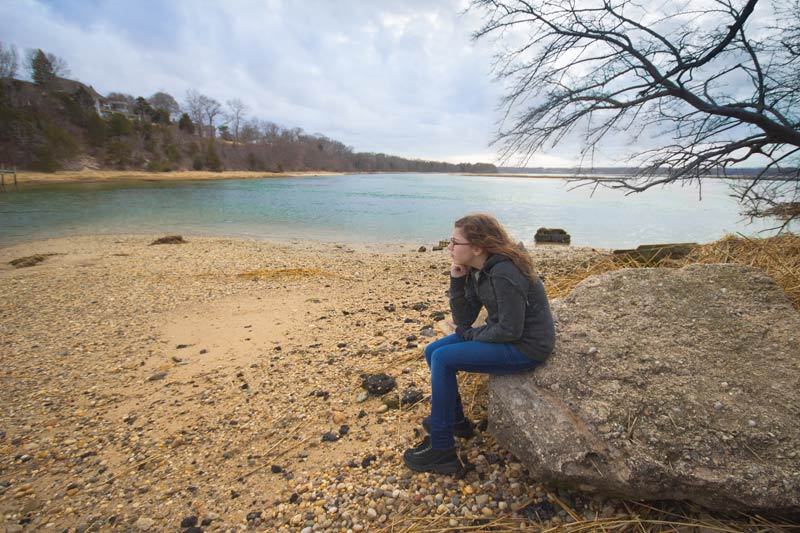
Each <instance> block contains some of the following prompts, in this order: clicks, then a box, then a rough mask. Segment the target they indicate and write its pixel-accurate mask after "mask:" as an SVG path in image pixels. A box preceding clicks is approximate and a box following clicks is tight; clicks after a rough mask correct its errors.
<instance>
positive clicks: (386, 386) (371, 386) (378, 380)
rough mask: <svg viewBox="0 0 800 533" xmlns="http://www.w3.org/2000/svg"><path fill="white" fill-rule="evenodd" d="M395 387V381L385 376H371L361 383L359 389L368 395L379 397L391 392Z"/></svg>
mask: <svg viewBox="0 0 800 533" xmlns="http://www.w3.org/2000/svg"><path fill="white" fill-rule="evenodd" d="M396 386H397V382H396V381H395V379H394V378H393V377H391V376H389V375H387V374H383V373H381V374H371V375H367V376H366V377H365V378H364V381H362V382H361V387H362V388H364V389H366V390H367V392H369V393H370V394H374V395H375V396H381V395H383V394H386V393H387V392H389V391H391V390H392V389H394V388H395V387H396Z"/></svg>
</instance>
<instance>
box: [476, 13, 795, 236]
mask: <svg viewBox="0 0 800 533" xmlns="http://www.w3.org/2000/svg"><path fill="white" fill-rule="evenodd" d="M655 5H656V4H652V3H650V4H648V3H644V4H642V3H636V2H633V1H630V0H604V1H596V0H570V1H561V0H473V8H474V9H477V10H479V11H482V12H483V13H484V14H485V16H486V18H485V24H484V25H483V27H482V28H481V29H480V30H479V31H477V32H476V33H475V38H484V37H487V36H490V35H491V36H493V37H496V38H497V39H498V41H499V42H500V43H501V45H503V51H501V52H500V53H499V54H498V56H497V62H496V72H497V74H498V75H499V76H500V77H501V78H503V79H506V80H507V81H509V82H510V85H509V87H510V89H509V91H508V93H507V95H506V97H505V98H504V102H503V104H504V109H505V118H504V120H503V121H502V123H501V125H500V129H499V132H498V136H497V139H496V143H498V145H499V146H501V147H502V155H503V158H504V159H505V160H506V161H508V160H509V159H514V158H519V159H521V160H522V161H523V163H524V162H527V161H528V160H529V159H530V157H531V156H532V155H533V154H534V153H535V152H537V151H540V150H542V149H545V148H547V147H549V146H551V145H555V144H557V143H558V142H559V141H562V140H563V139H564V138H565V136H566V135H567V134H569V133H571V132H581V131H582V133H583V148H582V151H581V154H580V162H581V163H580V164H581V166H582V167H585V166H593V154H594V150H595V148H599V147H601V146H602V143H601V141H602V140H603V138H604V137H606V136H608V135H609V134H610V133H612V132H614V133H619V132H624V133H626V134H627V135H629V137H630V143H629V144H628V146H631V147H632V150H631V157H632V159H631V161H632V162H634V163H635V164H636V165H637V172H636V174H635V175H634V176H632V177H630V178H626V179H620V180H608V181H602V184H603V185H606V186H610V187H616V188H621V189H624V190H627V191H629V193H633V192H638V191H643V190H645V189H648V188H650V187H653V186H656V185H660V184H665V183H671V182H695V183H697V184H699V183H700V180H701V179H702V178H704V177H707V176H709V175H714V176H722V177H732V176H735V175H736V173H737V168H741V167H745V166H746V167H757V169H758V172H757V174H755V176H754V177H753V176H751V177H749V178H748V179H747V180H746V181H744V180H739V181H738V183H739V185H736V186H735V187H734V194H735V195H736V196H737V198H738V199H739V201H740V202H741V203H742V205H743V206H744V209H745V213H746V214H748V215H750V216H751V217H758V216H768V215H773V214H775V212H776V210H783V214H784V215H786V216H785V217H784V219H785V222H786V223H785V224H784V225H783V227H784V228H785V227H788V224H789V222H790V221H791V220H792V219H793V218H794V219H797V218H800V209H797V206H800V203H799V201H800V169H798V167H800V164H798V163H800V75H798V72H800V31H798V27H800V7H798V6H800V3H798V0H775V2H774V3H772V4H769V3H768V2H766V1H762V2H761V3H759V1H758V0H705V1H702V2H688V1H687V2H666V3H658V4H657V5H658V7H657V8H656V7H653V9H659V10H661V11H659V12H655V11H649V10H648V9H649V7H650V6H655ZM647 137H655V139H656V140H657V141H658V143H659V144H658V146H657V147H655V148H653V149H647V150H642V151H636V149H635V147H636V146H637V144H640V141H641V139H644V138H647ZM594 182H595V183H599V181H594ZM590 183H591V182H590ZM787 206H788V207H787ZM791 206H795V207H794V210H792V208H791ZM787 209H788V210H787ZM787 217H788V218H787Z"/></svg>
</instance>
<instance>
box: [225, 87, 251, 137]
mask: <svg viewBox="0 0 800 533" xmlns="http://www.w3.org/2000/svg"><path fill="white" fill-rule="evenodd" d="M227 105H228V113H227V117H228V120H229V121H230V123H231V126H232V127H233V144H234V145H236V144H238V143H239V130H240V128H241V125H242V120H244V114H245V113H246V112H247V105H246V104H245V103H244V102H242V101H241V100H239V99H238V98H234V99H233V100H228V102H227Z"/></svg>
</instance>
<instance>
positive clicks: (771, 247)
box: [545, 233, 800, 310]
mask: <svg viewBox="0 0 800 533" xmlns="http://www.w3.org/2000/svg"><path fill="white" fill-rule="evenodd" d="M712 263H738V264H741V265H747V266H752V267H756V268H760V269H762V270H764V271H765V272H766V273H767V274H768V275H769V276H770V277H771V278H772V279H774V280H775V282H776V283H777V284H778V285H779V286H780V287H781V288H783V290H784V292H786V295H787V296H788V297H789V299H790V300H791V302H792V304H793V305H794V307H795V309H798V310H800V236H798V235H796V234H794V233H785V234H781V235H776V236H775V237H768V238H766V239H751V238H748V237H744V236H735V235H728V236H726V237H724V238H722V239H720V240H718V241H716V242H712V243H710V244H703V245H700V246H697V247H695V248H694V250H693V251H692V252H690V253H689V255H687V256H686V257H684V258H682V259H678V260H673V259H671V258H670V257H669V256H667V257H662V258H657V259H652V260H650V261H641V260H637V259H636V258H633V257H631V256H628V255H598V256H597V257H596V258H593V259H592V260H590V261H586V262H585V263H583V264H582V265H581V266H579V267H578V268H576V269H575V270H573V271H572V272H570V273H568V274H566V275H551V276H548V277H547V279H546V281H545V287H546V288H547V294H548V296H549V297H550V298H551V299H552V298H559V297H562V296H566V295H568V294H569V293H570V292H572V289H574V288H575V286H576V285H578V283H580V282H581V281H583V280H584V279H586V278H588V277H589V276H593V275H596V274H602V273H604V272H611V271H615V270H620V269H622V268H652V267H667V268H680V267H684V266H686V265H691V264H712Z"/></svg>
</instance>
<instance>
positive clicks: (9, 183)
mask: <svg viewBox="0 0 800 533" xmlns="http://www.w3.org/2000/svg"><path fill="white" fill-rule="evenodd" d="M369 174H421V175H426V174H430V175H435V174H444V175H449V176H477V177H488V178H528V179H572V178H575V176H571V175H556V174H553V175H549V174H548V175H530V174H507V173H498V174H488V173H482V172H334V171H325V170H316V171H310V170H309V171H296V172H255V171H249V170H224V171H222V172H211V171H202V170H177V171H170V172H147V171H139V170H90V169H83V170H61V171H58V172H53V173H47V172H33V171H27V170H21V171H17V183H19V184H28V185H40V184H49V183H58V184H63V183H104V182H111V181H118V182H131V181H133V182H148V181H213V180H227V179H266V178H307V177H316V176H351V175H369ZM5 186H6V189H9V188H12V189H13V187H14V182H13V178H12V177H11V176H6V178H5Z"/></svg>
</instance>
